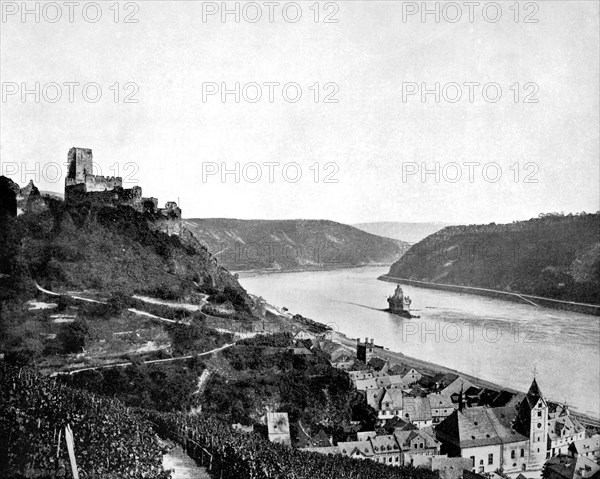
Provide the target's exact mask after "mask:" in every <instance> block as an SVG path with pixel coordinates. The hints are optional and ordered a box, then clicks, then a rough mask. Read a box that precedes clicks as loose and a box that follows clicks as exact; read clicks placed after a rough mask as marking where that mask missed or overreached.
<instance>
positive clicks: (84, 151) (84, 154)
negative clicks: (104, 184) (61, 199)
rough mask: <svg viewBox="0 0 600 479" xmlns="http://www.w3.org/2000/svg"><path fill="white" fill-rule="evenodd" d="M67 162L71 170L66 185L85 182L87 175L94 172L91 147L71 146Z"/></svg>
mask: <svg viewBox="0 0 600 479" xmlns="http://www.w3.org/2000/svg"><path fill="white" fill-rule="evenodd" d="M67 162H68V165H69V170H68V172H67V178H66V180H65V186H71V185H78V184H81V183H85V177H86V175H93V174H94V159H93V155H92V150H90V149H89V148H76V147H73V148H71V149H70V150H69V153H68V154H67Z"/></svg>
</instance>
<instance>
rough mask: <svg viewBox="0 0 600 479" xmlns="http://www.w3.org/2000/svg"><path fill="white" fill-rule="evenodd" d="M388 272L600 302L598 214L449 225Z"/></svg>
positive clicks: (400, 276)
mask: <svg viewBox="0 0 600 479" xmlns="http://www.w3.org/2000/svg"><path fill="white" fill-rule="evenodd" d="M388 276H390V277H394V278H404V279H414V280H420V281H430V282H434V283H446V284H455V285H463V286H474V287H479V288H490V289H496V290H502V291H512V292H518V293H523V294H533V295H539V296H544V297H548V298H554V299H561V300H568V301H578V302H584V303H593V304H600V215H599V214H581V215H576V216H562V215H545V216H543V217H541V218H535V219H531V220H529V221H520V222H515V223H512V224H504V225H497V224H495V223H492V224H489V225H470V226H450V227H447V228H444V229H443V230H441V231H439V232H437V233H435V234H432V235H430V236H428V237H427V238H425V239H424V240H422V241H420V242H419V243H417V244H415V245H413V246H412V248H411V249H410V250H409V251H408V252H407V253H406V254H405V255H404V256H403V257H402V258H401V259H400V260H398V261H397V262H396V263H394V264H393V265H392V267H391V269H390V272H389V273H388Z"/></svg>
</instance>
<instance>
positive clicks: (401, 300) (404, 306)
mask: <svg viewBox="0 0 600 479" xmlns="http://www.w3.org/2000/svg"><path fill="white" fill-rule="evenodd" d="M387 301H388V304H389V305H390V307H389V310H388V311H389V312H390V313H393V314H399V315H401V316H408V317H411V314H410V305H411V303H412V300H411V299H410V297H409V296H404V291H402V288H401V287H400V285H397V286H396V291H394V294H393V295H392V296H390V297H389V298H388V299H387Z"/></svg>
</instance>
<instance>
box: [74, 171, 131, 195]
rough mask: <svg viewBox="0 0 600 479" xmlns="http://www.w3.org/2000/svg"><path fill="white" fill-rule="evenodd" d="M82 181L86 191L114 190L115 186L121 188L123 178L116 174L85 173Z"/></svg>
mask: <svg viewBox="0 0 600 479" xmlns="http://www.w3.org/2000/svg"><path fill="white" fill-rule="evenodd" d="M84 183H85V188H86V190H87V191H88V192H91V191H107V190H114V189H115V188H117V187H118V188H123V178H121V177H118V176H96V175H85V181H84ZM140 192H141V189H140Z"/></svg>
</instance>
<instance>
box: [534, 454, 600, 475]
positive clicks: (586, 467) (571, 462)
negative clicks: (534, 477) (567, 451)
mask: <svg viewBox="0 0 600 479" xmlns="http://www.w3.org/2000/svg"><path fill="white" fill-rule="evenodd" d="M545 468H546V470H547V472H549V473H550V474H549V477H556V476H560V477H564V478H566V479H583V478H586V479H591V478H596V477H598V475H599V472H600V466H599V465H598V464H596V463H595V462H594V461H592V460H590V459H589V458H587V457H584V456H579V457H577V458H572V457H568V456H556V457H552V458H550V459H549V460H548V461H547V462H546V465H545Z"/></svg>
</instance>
